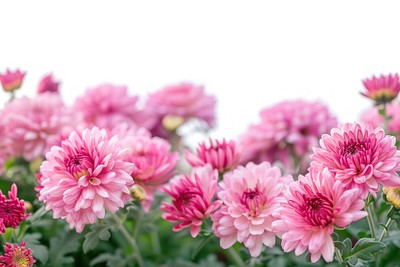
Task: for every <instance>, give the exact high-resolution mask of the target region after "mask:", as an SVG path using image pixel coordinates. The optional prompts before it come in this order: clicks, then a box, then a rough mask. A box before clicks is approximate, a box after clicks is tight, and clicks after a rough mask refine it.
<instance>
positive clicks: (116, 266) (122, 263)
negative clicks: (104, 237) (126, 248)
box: [90, 249, 134, 267]
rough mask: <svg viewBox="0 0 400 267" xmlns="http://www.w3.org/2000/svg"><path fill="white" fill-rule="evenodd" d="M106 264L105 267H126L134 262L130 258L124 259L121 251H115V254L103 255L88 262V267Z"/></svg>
mask: <svg viewBox="0 0 400 267" xmlns="http://www.w3.org/2000/svg"><path fill="white" fill-rule="evenodd" d="M103 262H105V263H106V266H107V267H128V266H132V263H133V262H134V259H133V256H132V257H130V258H129V257H125V256H124V255H123V253H122V250H121V249H117V250H116V251H115V253H113V254H111V253H103V254H100V255H99V256H97V257H96V258H94V259H93V260H91V261H90V266H95V265H97V264H100V263H103Z"/></svg>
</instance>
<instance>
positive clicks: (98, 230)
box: [83, 219, 117, 253]
mask: <svg viewBox="0 0 400 267" xmlns="http://www.w3.org/2000/svg"><path fill="white" fill-rule="evenodd" d="M116 226H117V225H116V223H115V221H113V220H109V219H106V220H103V221H102V222H101V223H97V224H93V225H91V226H90V231H89V232H88V233H87V234H85V240H84V241H83V252H84V253H87V252H88V251H90V250H92V249H95V248H96V247H97V245H98V244H99V242H100V240H103V241H107V240H108V239H109V238H110V236H111V234H110V230H111V229H113V228H115V227H116Z"/></svg>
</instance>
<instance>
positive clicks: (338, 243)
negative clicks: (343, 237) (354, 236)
mask: <svg viewBox="0 0 400 267" xmlns="http://www.w3.org/2000/svg"><path fill="white" fill-rule="evenodd" d="M333 243H334V244H335V247H336V248H337V249H339V250H340V252H342V251H343V249H344V247H345V244H343V242H341V241H333Z"/></svg>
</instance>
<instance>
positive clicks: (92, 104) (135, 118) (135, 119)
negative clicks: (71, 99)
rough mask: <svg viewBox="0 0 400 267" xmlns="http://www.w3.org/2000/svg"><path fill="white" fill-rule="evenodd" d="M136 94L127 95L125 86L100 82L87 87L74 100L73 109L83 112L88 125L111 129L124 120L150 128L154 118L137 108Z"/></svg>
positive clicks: (130, 123)
mask: <svg viewBox="0 0 400 267" xmlns="http://www.w3.org/2000/svg"><path fill="white" fill-rule="evenodd" d="M138 100H139V97H138V96H129V95H128V88H127V87H126V86H115V85H111V84H102V85H99V86H97V87H94V88H91V89H88V90H87V91H86V93H85V94H84V95H83V96H81V97H78V98H77V99H76V101H75V105H74V110H75V111H77V112H80V113H82V114H83V117H84V120H85V121H86V122H87V124H88V126H89V127H92V126H98V127H101V128H106V129H109V130H111V129H112V128H113V127H115V126H117V125H118V124H120V123H122V122H124V123H127V124H129V125H134V126H143V127H145V128H151V127H152V126H153V125H154V123H155V119H153V118H152V117H151V116H149V113H148V112H147V111H145V110H140V109H139V108H138V103H137V102H138Z"/></svg>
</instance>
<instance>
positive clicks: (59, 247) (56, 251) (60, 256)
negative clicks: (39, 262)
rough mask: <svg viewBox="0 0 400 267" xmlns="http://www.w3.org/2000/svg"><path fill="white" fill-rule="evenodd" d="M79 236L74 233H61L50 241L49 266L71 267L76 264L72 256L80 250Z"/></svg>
mask: <svg viewBox="0 0 400 267" xmlns="http://www.w3.org/2000/svg"><path fill="white" fill-rule="evenodd" d="M79 239H80V238H79V235H77V234H76V233H75V232H73V231H68V232H63V231H61V232H59V234H58V235H57V236H55V237H53V238H51V239H50V251H49V252H50V255H51V257H50V260H49V266H70V265H71V264H73V263H74V258H73V257H72V256H70V255H69V254H72V253H74V252H76V251H78V249H80V244H79Z"/></svg>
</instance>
